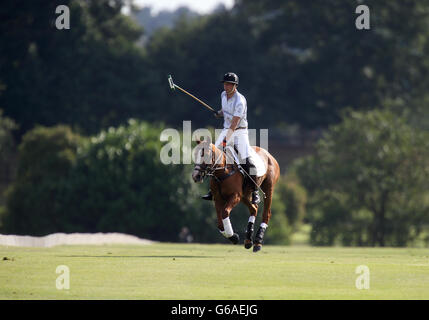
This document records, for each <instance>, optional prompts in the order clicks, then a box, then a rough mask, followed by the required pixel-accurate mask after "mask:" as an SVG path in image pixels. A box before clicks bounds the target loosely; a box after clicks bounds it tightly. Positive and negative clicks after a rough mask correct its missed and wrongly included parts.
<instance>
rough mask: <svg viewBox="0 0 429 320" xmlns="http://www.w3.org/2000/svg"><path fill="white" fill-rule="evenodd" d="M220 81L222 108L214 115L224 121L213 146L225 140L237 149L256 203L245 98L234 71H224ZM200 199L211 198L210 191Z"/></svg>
mask: <svg viewBox="0 0 429 320" xmlns="http://www.w3.org/2000/svg"><path fill="white" fill-rule="evenodd" d="M221 82H222V83H223V88H224V90H225V91H223V92H222V93H221V102H222V109H221V110H219V111H217V113H216V114H215V116H216V118H221V117H223V118H224V122H223V130H222V132H221V134H220V135H219V137H218V138H217V140H216V143H215V146H216V147H217V148H220V147H221V146H223V142H224V141H226V144H227V145H233V147H234V148H235V149H236V150H237V152H238V158H239V162H240V165H241V167H242V168H243V169H244V170H246V172H247V173H248V174H249V176H250V178H251V182H250V183H251V186H252V204H258V203H259V202H260V201H261V200H260V197H259V192H258V187H257V185H256V183H257V182H258V177H257V176H256V167H255V162H254V160H253V159H252V157H251V153H250V148H251V146H250V143H249V133H248V123H247V102H246V98H245V97H244V96H243V95H242V94H241V93H239V92H238V90H237V86H238V76H237V75H236V74H235V73H232V72H228V73H226V74H225V75H224V76H223V79H222V80H221ZM254 182H256V183H254ZM202 199H204V200H212V199H213V195H212V193H211V191H209V192H208V193H207V194H206V195H205V196H202Z"/></svg>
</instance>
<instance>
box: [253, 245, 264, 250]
mask: <svg viewBox="0 0 429 320" xmlns="http://www.w3.org/2000/svg"><path fill="white" fill-rule="evenodd" d="M261 249H262V245H260V244H255V245H254V246H253V252H258V251H259V250H261Z"/></svg>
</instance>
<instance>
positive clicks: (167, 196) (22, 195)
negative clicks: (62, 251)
mask: <svg viewBox="0 0 429 320" xmlns="http://www.w3.org/2000/svg"><path fill="white" fill-rule="evenodd" d="M162 130H163V126H162V125H161V126H160V127H155V126H152V125H149V124H148V123H145V122H139V121H136V120H130V121H129V123H128V125H126V126H125V125H124V126H119V127H117V128H114V127H111V128H109V129H108V130H105V131H101V132H100V133H99V134H98V135H96V136H93V137H90V138H82V137H80V136H78V135H76V134H74V133H73V132H72V131H71V130H70V128H68V127H65V126H57V127H53V128H47V127H37V128H36V129H34V130H31V131H29V132H28V133H27V134H26V135H25V136H24V137H23V140H22V143H21V144H20V146H19V151H20V158H19V166H18V176H17V179H16V181H15V182H14V183H13V185H12V186H11V187H10V189H9V190H8V201H7V214H5V216H4V217H3V218H4V219H3V220H4V224H3V226H2V230H3V232H6V233H16V234H32V235H44V234H48V233H52V232H124V233H129V234H134V235H137V236H140V237H144V238H150V239H154V240H165V241H178V240H179V237H178V235H179V233H180V231H181V230H182V228H183V227H187V228H188V229H190V232H191V234H192V236H193V239H194V241H199V242H213V241H222V240H223V239H222V237H221V236H220V234H219V233H218V232H217V230H216V215H215V210H214V208H213V205H212V204H211V203H210V204H209V203H204V202H203V201H201V200H200V199H199V195H200V194H201V192H202V190H201V189H200V188H199V187H198V186H197V185H196V184H194V182H193V181H192V179H191V169H192V168H191V167H190V166H185V165H182V164H172V165H164V164H163V163H162V162H161V161H160V158H159V155H160V150H161V147H162V143H161V141H160V138H159V137H160V133H161V131H162Z"/></svg>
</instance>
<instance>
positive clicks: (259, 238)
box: [253, 182, 274, 252]
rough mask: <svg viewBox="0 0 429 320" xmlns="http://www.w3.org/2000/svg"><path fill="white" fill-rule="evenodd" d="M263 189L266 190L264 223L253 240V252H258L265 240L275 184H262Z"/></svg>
mask: <svg viewBox="0 0 429 320" xmlns="http://www.w3.org/2000/svg"><path fill="white" fill-rule="evenodd" d="M261 187H262V190H263V191H264V192H265V196H266V198H265V200H264V211H263V214H262V223H261V225H260V226H259V229H258V231H257V232H256V235H255V240H254V241H253V252H258V251H259V250H261V248H262V243H263V242H264V235H265V231H266V230H267V227H268V223H269V221H270V218H271V202H272V196H273V189H274V188H273V186H272V184H271V183H268V182H267V183H264V184H262V186H261Z"/></svg>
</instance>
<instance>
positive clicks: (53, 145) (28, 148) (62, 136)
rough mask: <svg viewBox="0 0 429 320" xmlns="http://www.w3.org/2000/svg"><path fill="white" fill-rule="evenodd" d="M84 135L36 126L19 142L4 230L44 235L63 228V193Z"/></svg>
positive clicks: (8, 195) (59, 127) (61, 129)
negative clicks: (14, 175) (17, 158)
mask: <svg viewBox="0 0 429 320" xmlns="http://www.w3.org/2000/svg"><path fill="white" fill-rule="evenodd" d="M81 139H82V138H81V137H80V136H78V135H76V134H74V133H73V132H72V131H71V129H70V128H69V127H66V126H56V127H53V128H46V127H36V128H35V129H33V130H31V131H29V132H27V133H26V134H25V135H24V136H23V138H22V142H21V144H20V145H19V148H18V151H19V162H18V168H17V175H16V179H15V180H14V181H13V183H12V185H11V186H10V187H9V188H8V190H7V193H6V197H7V211H6V214H5V216H4V221H3V231H4V232H7V233H16V234H33V235H45V234H47V233H51V232H56V231H58V230H62V226H63V219H64V214H63V213H64V212H63V210H62V209H63V206H64V205H65V203H63V194H64V190H65V188H66V186H67V184H66V181H67V179H69V178H70V176H71V173H72V170H73V168H74V165H75V163H76V153H77V148H78V146H79V144H80V143H81V141H80V140H81Z"/></svg>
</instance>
